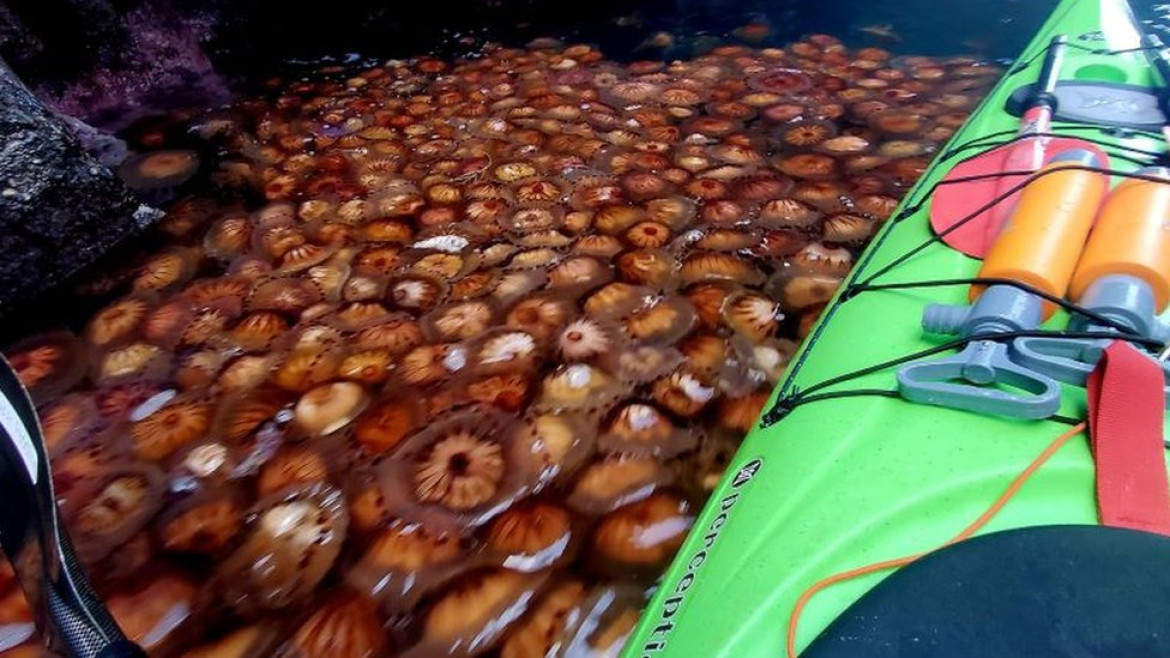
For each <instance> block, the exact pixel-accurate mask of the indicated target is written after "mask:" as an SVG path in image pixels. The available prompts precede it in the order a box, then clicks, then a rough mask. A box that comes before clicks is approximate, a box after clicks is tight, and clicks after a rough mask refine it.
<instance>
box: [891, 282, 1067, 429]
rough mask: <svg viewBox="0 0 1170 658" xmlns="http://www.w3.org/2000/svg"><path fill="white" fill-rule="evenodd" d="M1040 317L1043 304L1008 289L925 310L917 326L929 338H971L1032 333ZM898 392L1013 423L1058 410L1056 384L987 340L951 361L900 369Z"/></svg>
mask: <svg viewBox="0 0 1170 658" xmlns="http://www.w3.org/2000/svg"><path fill="white" fill-rule="evenodd" d="M1041 315H1042V303H1041V301H1040V299H1039V298H1037V297H1036V296H1035V295H1031V294H1029V293H1026V292H1024V291H1022V290H1019V289H1017V288H1014V287H1012V286H991V287H990V288H988V289H987V290H985V291H984V292H983V294H982V295H981V296H980V297H979V299H978V300H977V301H976V302H975V304H974V305H972V306H969V307H967V306H944V305H938V304H932V305H930V306H928V307H927V308H926V310H925V311H924V312H923V315H922V325H923V328H924V329H926V330H927V331H928V332H932V333H957V334H960V335H962V336H975V335H983V334H989V333H1006V332H1009V331H1022V330H1028V329H1035V328H1036V327H1037V326H1039V325H1040V319H1041ZM997 384H999V385H1003V386H1009V387H1012V388H1014V389H1018V390H1020V391H1021V393H1015V392H1013V391H1010V390H1005V389H1003V388H998V387H996V385H997ZM898 389H899V391H900V392H901V394H902V397H904V398H906V399H907V400H912V401H914V402H921V403H924V404H933V405H938V406H944V407H952V408H955V409H966V410H968V411H974V412H977V413H983V414H997V415H1003V416H1012V417H1015V418H1047V417H1049V416H1051V415H1053V414H1055V413H1056V412H1057V410H1058V409H1059V408H1060V384H1058V383H1057V382H1056V381H1055V380H1053V379H1052V378H1051V377H1048V376H1046V375H1043V374H1040V373H1038V372H1035V371H1034V370H1031V369H1030V368H1027V367H1023V366H1020V365H1018V364H1016V363H1015V362H1013V361H1012V360H1011V358H1009V356H1008V349H1007V345H1003V344H1000V343H998V342H996V341H992V340H979V341H974V342H972V343H969V344H968V345H967V346H966V347H965V348H964V349H963V350H962V351H961V352H959V353H958V354H956V355H955V356H952V357H946V358H942V359H935V360H932V361H923V362H919V363H911V364H908V365H905V366H903V367H902V368H901V369H900V370H899V371H898Z"/></svg>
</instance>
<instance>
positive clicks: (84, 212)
mask: <svg viewBox="0 0 1170 658" xmlns="http://www.w3.org/2000/svg"><path fill="white" fill-rule="evenodd" d="M161 214H162V213H161V212H160V211H158V210H156V209H154V208H151V207H149V206H146V205H143V204H142V203H140V202H139V201H137V200H136V199H135V198H134V197H133V196H132V195H131V193H130V191H129V190H128V189H127V188H126V186H125V185H124V184H123V183H122V182H121V181H119V180H118V179H117V178H116V177H115V176H114V174H113V173H112V172H110V170H109V169H107V168H106V167H104V166H102V165H101V164H100V163H99V162H98V161H97V160H95V159H94V158H93V157H92V156H91V155H90V154H89V153H87V152H86V150H85V148H84V147H83V145H82V144H81V142H80V141H79V140H78V138H77V136H76V135H75V134H74V133H73V132H72V130H70V129H69V128H68V127H67V126H66V125H65V124H64V123H63V122H62V121H61V120H60V119H59V118H58V117H57V116H56V115H55V114H54V113H53V112H52V111H51V110H49V109H48V108H46V107H45V106H44V105H43V104H42V103H41V102H40V101H39V100H37V98H36V97H35V96H34V95H33V94H32V93H31V92H30V91H29V90H28V88H27V87H25V86H24V84H22V83H21V81H20V80H19V79H17V77H16V75H15V74H14V73H12V71H11V69H9V68H8V66H7V65H6V64H5V63H4V62H3V61H0V317H4V316H8V315H10V314H11V313H12V311H13V310H15V309H16V308H18V307H20V306H21V305H22V304H25V303H28V302H29V301H31V300H32V299H33V298H34V296H35V295H37V294H39V293H42V292H44V291H46V290H48V289H49V288H51V287H53V286H54V285H56V284H58V283H60V282H62V281H64V280H65V279H67V278H68V277H69V276H70V275H72V274H73V273H75V272H77V271H79V270H80V269H82V268H83V267H85V266H87V265H90V264H91V263H93V262H94V261H96V260H97V259H98V258H99V257H100V256H102V255H103V254H105V253H106V252H107V251H109V250H110V249H111V248H113V247H114V246H115V245H117V244H119V243H120V242H122V241H123V240H125V239H126V238H128V237H130V236H132V235H134V234H136V233H138V232H139V231H140V230H141V229H142V228H144V227H145V226H147V225H149V224H150V223H151V222H152V221H154V220H156V219H157V218H158V217H160V216H161Z"/></svg>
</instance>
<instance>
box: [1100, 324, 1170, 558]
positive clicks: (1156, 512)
mask: <svg viewBox="0 0 1170 658" xmlns="http://www.w3.org/2000/svg"><path fill="white" fill-rule="evenodd" d="M1162 386H1163V381H1162V370H1161V368H1159V367H1158V364H1157V363H1155V362H1154V361H1153V360H1152V359H1150V358H1149V357H1148V356H1146V355H1145V354H1143V353H1141V352H1139V351H1138V350H1136V349H1135V348H1133V347H1132V346H1130V345H1129V344H1128V343H1124V342H1121V341H1114V342H1113V344H1112V345H1110V346H1109V347H1108V348H1107V349H1106V350H1105V353H1104V354H1103V355H1102V356H1101V361H1100V363H1098V364H1097V368H1096V369H1095V370H1094V371H1093V373H1092V374H1091V375H1089V381H1088V385H1087V387H1086V388H1087V390H1088V393H1089V435H1090V436H1091V437H1092V442H1093V458H1094V460H1095V461H1096V462H1097V508H1098V510H1099V514H1100V517H1101V523H1102V525H1108V526H1116V527H1120V528H1131V529H1134V530H1145V531H1146V532H1156V533H1158V534H1162V535H1170V485H1168V484H1167V481H1166V462H1165V459H1164V458H1163V455H1162V452H1163V444H1162V415H1163V405H1164V397H1163V392H1162Z"/></svg>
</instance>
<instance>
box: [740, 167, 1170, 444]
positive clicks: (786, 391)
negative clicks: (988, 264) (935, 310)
mask: <svg viewBox="0 0 1170 658" xmlns="http://www.w3.org/2000/svg"><path fill="white" fill-rule="evenodd" d="M1074 170H1082V171H1090V172H1095V173H1102V174H1106V175H1109V176H1117V177H1120V178H1130V179H1136V180H1142V181H1147V182H1154V183H1158V184H1163V185H1165V184H1170V182H1168V181H1166V180H1165V179H1163V178H1159V177H1156V176H1148V175H1145V174H1139V173H1135V172H1124V171H1118V170H1116V169H1111V168H1104V167H1093V166H1088V165H1069V166H1067V167H1062V168H1061V169H1059V170H1053V169H1046V170H1041V171H1037V172H999V173H994V174H982V175H980V176H977V177H976V176H970V177H966V178H963V179H957V180H955V181H940V182H938V183H935V184H934V185H932V186H930V188H929V190H930V191H929V192H928V193H927V194H926V195H925V196H924V197H923V198H920V199H918V200H917V201H915V202H914V203H913V204H911V205H910V206H906V207H905V208H904V209H903V210H902V211H901V212H899V213H897V214H896V215H895V216H894V217H891V218H890V222H892V223H898V222H901V221H903V220H905V219H906V218H908V217H910V216H912V215H914V214H915V213H917V212H918V211H920V210H921V209H922V207H923V206H924V205H925V203H926V200H927V199H929V198H930V196H931V194H933V191H934V190H935V189H937V187H938V186H939V185H943V184H958V183H962V182H966V181H968V180H971V179H976V178H978V179H987V178H993V177H997V176H1009V175H1024V174H1027V178H1025V179H1024V180H1022V181H1021V182H1019V183H1017V184H1016V185H1013V186H1012V187H1011V188H1009V189H1008V190H1006V191H1004V192H1003V193H1001V194H999V195H996V196H995V197H994V198H992V199H990V200H989V201H987V202H986V203H984V204H983V205H982V206H980V207H979V208H977V209H975V210H974V211H972V212H971V213H969V214H968V215H966V216H964V217H962V218H961V219H960V220H959V221H958V222H956V223H955V224H954V225H952V226H951V227H949V228H948V229H945V230H943V231H940V232H938V233H933V234H932V235H931V237H930V238H928V239H926V240H924V241H923V242H921V243H919V244H918V245H916V246H914V247H912V248H911V249H909V250H907V251H905V252H903V253H902V254H901V255H900V256H898V257H897V258H895V259H894V260H892V261H891V262H889V263H887V264H885V265H883V266H881V267H879V268H877V269H876V271H874V272H872V273H867V276H866V277H865V278H862V271H863V270H864V269H865V266H866V265H868V264H869V262H870V259H869V258H864V259H863V260H862V261H861V262H859V263H858V264H857V266H856V267H855V268H854V271H853V272H852V273H851V274H850V275H849V277H848V279H847V280H846V283H845V285H844V287H843V289H842V290H841V293H840V295H838V298H837V300H836V302H835V303H834V304H833V305H831V306H830V307H829V308H827V309H826V310H825V315H826V316H829V315H831V314H832V313H834V312H835V311H836V309H837V308H838V307H840V306H841V305H842V304H845V303H847V302H848V301H849V300H851V299H854V298H856V297H858V296H859V295H861V294H863V293H865V292H873V291H879V290H897V289H902V290H905V289H914V288H931V287H942V286H957V285H970V284H999V285H1009V286H1013V287H1016V288H1018V289H1020V290H1023V291H1025V292H1028V293H1031V294H1034V295H1036V296H1038V297H1040V298H1042V299H1044V300H1045V301H1048V302H1050V303H1052V304H1055V305H1057V306H1059V307H1060V308H1062V309H1064V310H1066V311H1068V312H1069V313H1074V314H1078V315H1082V316H1084V317H1086V318H1089V319H1091V320H1093V321H1094V322H1096V323H1098V324H1101V325H1104V326H1109V327H1112V328H1114V329H1117V330H1118V331H1119V332H1120V333H1104V332H1080V333H1075V334H1074V333H1071V332H1060V331H1041V330H1035V331H1029V332H1007V333H999V334H991V335H975V336H970V337H966V338H959V339H956V340H952V341H950V342H947V343H944V344H941V345H938V346H935V347H932V348H928V349H925V350H921V351H919V352H914V353H911V354H906V355H902V356H900V357H896V358H893V359H890V360H888V361H884V362H881V363H877V364H872V365H870V366H865V367H862V368H858V369H856V370H853V371H849V372H845V373H842V374H840V375H836V376H834V377H831V378H829V379H826V380H822V381H820V382H817V383H815V384H812V385H810V386H808V387H804V388H798V387H796V386H795V385H794V384H793V382H794V381H795V378H796V375H797V374H798V373H799V371H800V368H801V365H802V364H803V362H804V357H805V355H806V354H807V351H804V352H802V353H801V355H800V356H799V357H798V358H797V360H796V361H794V362H793V363H792V364H791V365H790V366H789V368H790V372H789V373H787V374H786V376H785V381H784V383H783V384H782V385H781V387H780V394H779V395H778V396H777V398H776V400H775V402H773V404H772V405H771V407H769V408H768V410H767V411H766V412H765V413H764V414H763V415H762V417H761V422H760V426H761V427H764V428H766V427H770V426H772V425H774V424H775V423H777V422H779V421H780V420H782V419H783V418H784V417H785V416H787V415H788V414H789V413H791V412H792V411H793V410H794V409H795V408H796V407H797V406H799V405H800V404H804V403H807V402H809V401H817V400H825V399H834V398H833V397H825V396H823V395H822V396H819V397H808V396H809V395H810V394H811V393H813V392H816V391H819V390H822V389H824V388H826V387H828V386H833V385H836V384H840V383H843V382H846V381H849V380H852V379H856V378H859V377H863V376H866V375H869V374H872V373H874V372H878V371H881V370H884V369H887V368H891V367H894V366H897V365H902V364H905V363H908V362H910V361H914V360H917V359H920V358H925V357H927V356H933V355H934V354H938V353H940V352H944V351H947V350H951V349H959V348H962V347H965V346H966V345H967V343H969V342H972V341H976V340H1006V339H1009V338H1019V337H1031V336H1049V337H1066V338H1114V339H1120V340H1125V341H1128V342H1132V343H1136V344H1140V345H1142V346H1143V347H1146V348H1150V349H1155V350H1158V349H1161V348H1162V347H1163V345H1162V343H1160V342H1158V341H1154V340H1151V339H1149V338H1145V337H1142V336H1138V335H1136V334H1133V333H1132V332H1131V331H1130V330H1129V329H1128V328H1127V327H1125V326H1122V325H1120V324H1118V323H1117V322H1115V321H1113V320H1111V319H1110V318H1106V317H1103V316H1101V315H1099V314H1097V313H1094V312H1093V311H1091V310H1089V309H1087V308H1084V307H1083V306H1080V305H1079V304H1076V303H1074V302H1071V301H1069V300H1067V299H1064V298H1060V297H1056V296H1054V295H1050V294H1048V293H1046V292H1044V291H1042V290H1039V289H1037V288H1035V287H1033V286H1030V285H1027V284H1024V283H1021V282H1018V281H1013V280H1006V279H995V278H986V277H984V278H979V277H972V278H962V279H937V280H927V281H898V282H889V283H875V282H874V281H875V280H876V279H877V278H879V277H881V276H883V275H886V274H889V273H891V272H893V271H894V270H895V269H896V268H897V267H898V266H899V265H902V264H904V263H905V262H906V261H908V260H910V259H911V258H913V257H914V256H916V255H917V254H919V253H921V252H922V251H924V250H926V249H928V248H930V247H931V246H934V245H935V244H937V243H939V242H941V241H942V239H943V238H944V237H946V235H947V234H949V233H950V232H951V231H954V230H957V229H958V228H959V227H961V226H963V225H964V224H966V223H968V222H971V221H974V220H975V219H976V218H978V217H979V215H980V214H982V213H983V212H984V211H986V210H987V209H988V208H991V207H993V206H994V205H996V204H998V203H1001V202H1003V201H1004V200H1005V199H1007V198H1009V197H1010V196H1012V195H1013V194H1015V193H1016V192H1018V191H1020V190H1022V189H1024V188H1025V187H1027V186H1028V185H1029V184H1030V183H1031V182H1032V181H1035V180H1039V179H1041V178H1043V177H1045V176H1048V175H1050V174H1052V173H1054V172H1055V171H1074ZM888 235H890V231H885V232H883V233H882V234H881V235H880V236H879V237H878V238H877V239H876V240H875V241H876V242H877V243H878V245H880V244H881V243H882V242H883V241H884V239H885V238H886V236H888ZM875 251H876V249H871V250H870V251H868V252H867V254H873V253H874V252H875ZM825 324H826V323H825V322H823V321H822V322H821V323H820V325H818V327H817V329H816V330H814V334H813V335H812V336H810V340H815V338H816V335H817V334H818V333H819V331H820V330H821V328H822V327H824V326H825ZM834 397H844V396H841V395H837V396H834Z"/></svg>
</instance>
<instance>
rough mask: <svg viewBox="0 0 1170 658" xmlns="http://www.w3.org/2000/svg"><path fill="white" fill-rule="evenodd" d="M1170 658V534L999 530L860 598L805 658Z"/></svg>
mask: <svg viewBox="0 0 1170 658" xmlns="http://www.w3.org/2000/svg"><path fill="white" fill-rule="evenodd" d="M894 656H896V657H898V658H918V657H926V656H931V657H941V656H946V657H947V658H968V657H970V658H975V657H979V658H985V657H990V656H994V657H996V658H1012V657H1015V656H1019V657H1020V658H1023V657H1025V656H1026V657H1028V658H1040V657H1045V656H1077V657H1080V656H1085V657H1090V656H1091V657H1105V658H1129V657H1135V658H1138V657H1140V658H1148V657H1159V656H1167V657H1170V537H1163V536H1161V535H1154V534H1149V533H1145V532H1137V531H1133V530H1123V529H1118V528H1106V527H1101V526H1040V527H1032V528H1022V529H1018V530H1008V531H1004V532H997V533H992V534H988V535H984V536H980V537H976V538H974V539H970V540H967V541H964V542H960V543H958V544H955V545H954V546H951V547H949V548H946V549H943V550H940V551H938V552H935V553H933V554H931V555H928V556H927V557H924V558H922V559H921V560H918V561H917V562H915V563H913V564H910V565H909V566H906V567H904V568H902V569H901V570H899V571H898V572H897V573H895V574H893V575H891V576H890V577H889V578H887V579H886V580H884V581H883V582H882V583H881V584H879V585H878V586H877V587H875V588H874V589H873V590H871V591H870V592H868V593H867V594H866V595H865V596H863V597H861V598H860V599H858V600H857V601H856V602H855V603H854V604H853V605H852V606H850V607H849V609H847V610H846V611H845V612H844V613H842V614H841V616H840V617H838V618H837V619H836V620H835V621H834V622H833V623H832V624H831V625H830V626H829V627H828V628H826V629H825V631H824V632H823V633H821V634H820V635H819V636H818V637H817V638H816V640H815V641H814V642H813V643H812V644H811V645H810V646H809V647H808V648H807V649H806V650H805V651H804V652H803V653H801V657H802V658H846V657H848V658H858V657H864V658H885V657H894Z"/></svg>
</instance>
